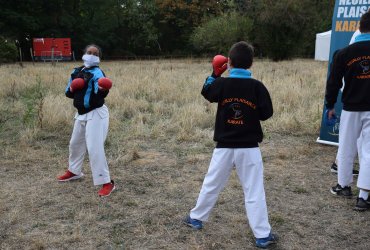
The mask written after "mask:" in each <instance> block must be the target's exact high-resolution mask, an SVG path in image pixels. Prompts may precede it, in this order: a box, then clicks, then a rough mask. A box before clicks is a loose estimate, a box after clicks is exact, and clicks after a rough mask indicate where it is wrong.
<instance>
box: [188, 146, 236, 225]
mask: <svg viewBox="0 0 370 250" xmlns="http://www.w3.org/2000/svg"><path fill="white" fill-rule="evenodd" d="M233 154H234V149H228V148H216V149H215V150H214V151H213V155H212V159H211V163H210V165H209V168H208V173H207V174H206V176H205V178H204V181H203V185H202V189H201V190H200V193H199V196H198V200H197V204H196V205H195V207H194V208H193V209H192V210H191V211H190V218H191V219H196V220H200V221H207V220H208V217H209V215H210V213H211V211H212V208H213V207H214V205H215V203H216V201H217V197H218V194H219V193H220V192H221V190H222V189H223V188H224V187H225V185H226V183H227V180H228V179H229V176H230V173H231V170H232V168H233V166H234V163H233Z"/></svg>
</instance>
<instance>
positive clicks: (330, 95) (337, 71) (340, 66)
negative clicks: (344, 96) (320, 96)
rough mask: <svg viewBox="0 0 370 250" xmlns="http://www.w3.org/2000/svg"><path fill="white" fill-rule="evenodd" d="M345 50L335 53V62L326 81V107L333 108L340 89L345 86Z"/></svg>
mask: <svg viewBox="0 0 370 250" xmlns="http://www.w3.org/2000/svg"><path fill="white" fill-rule="evenodd" d="M342 58H343V51H336V52H335V53H334V55H333V62H332V64H331V65H330V69H329V70H330V72H329V77H328V80H327V82H326V91H325V100H326V108H328V109H333V108H334V105H335V103H336V102H337V97H338V93H339V90H340V89H341V88H342V86H343V81H342V79H343V76H344V71H345V63H344V62H343V59H342Z"/></svg>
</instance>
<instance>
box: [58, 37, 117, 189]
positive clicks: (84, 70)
mask: <svg viewBox="0 0 370 250" xmlns="http://www.w3.org/2000/svg"><path fill="white" fill-rule="evenodd" d="M100 57H101V49H100V48H99V46H97V45H94V44H92V45H88V46H86V48H85V54H84V55H83V57H82V60H83V61H84V66H81V67H78V68H75V69H74V71H73V72H72V74H71V78H70V80H69V83H68V85H67V87H66V90H65V94H66V96H67V97H69V98H72V99H73V105H74V107H75V108H76V109H77V113H76V115H75V122H74V127H73V132H72V137H71V140H70V144H69V167H68V170H67V171H66V172H65V173H64V174H63V175H61V176H58V181H60V182H65V181H71V180H76V179H80V178H81V177H82V176H83V173H82V164H83V160H84V156H85V153H86V151H87V152H88V154H89V163H90V167H91V172H92V175H93V182H94V185H102V188H101V189H100V190H99V192H98V194H99V196H109V195H110V194H111V192H112V191H113V190H114V189H115V185H114V182H113V180H111V178H110V174H109V169H108V164H107V160H106V157H105V151H104V142H105V139H106V137H107V133H108V125H109V112H108V108H107V106H105V105H104V98H105V97H106V96H107V95H108V93H109V90H107V89H103V88H101V87H100V86H99V85H98V80H99V79H100V78H102V77H105V74H104V72H103V71H102V70H101V69H100V68H99V63H100ZM77 78H81V79H83V81H82V80H80V82H82V85H81V84H80V85H76V84H75V82H76V81H73V80H75V79H77Z"/></svg>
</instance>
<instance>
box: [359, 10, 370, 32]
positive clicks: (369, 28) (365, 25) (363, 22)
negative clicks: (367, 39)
mask: <svg viewBox="0 0 370 250" xmlns="http://www.w3.org/2000/svg"><path fill="white" fill-rule="evenodd" d="M360 32H361V33H368V32H370V12H369V11H367V12H366V13H364V14H363V15H362V16H361V19H360Z"/></svg>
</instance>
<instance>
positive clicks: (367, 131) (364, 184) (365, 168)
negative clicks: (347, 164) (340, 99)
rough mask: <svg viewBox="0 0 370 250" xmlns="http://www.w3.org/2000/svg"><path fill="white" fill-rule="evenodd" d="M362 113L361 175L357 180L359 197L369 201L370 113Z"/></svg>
mask: <svg viewBox="0 0 370 250" xmlns="http://www.w3.org/2000/svg"><path fill="white" fill-rule="evenodd" d="M361 113H362V119H361V121H362V131H361V139H360V140H359V142H360V143H361V144H360V146H359V149H360V150H361V152H360V153H359V156H360V173H359V176H358V179H357V187H358V188H360V189H361V190H360V194H359V197H360V198H363V199H364V200H367V199H368V195H369V193H368V191H367V190H370V112H361Z"/></svg>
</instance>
